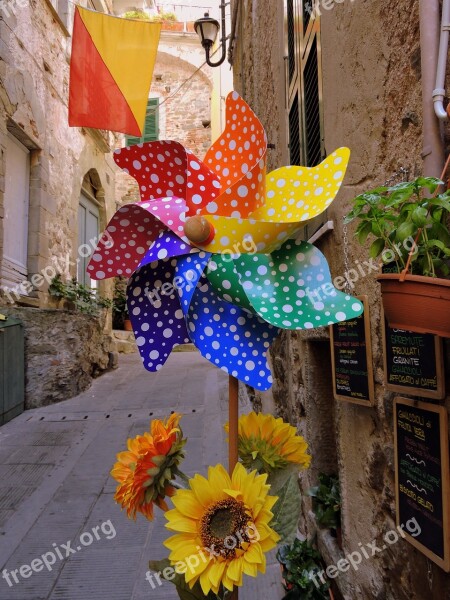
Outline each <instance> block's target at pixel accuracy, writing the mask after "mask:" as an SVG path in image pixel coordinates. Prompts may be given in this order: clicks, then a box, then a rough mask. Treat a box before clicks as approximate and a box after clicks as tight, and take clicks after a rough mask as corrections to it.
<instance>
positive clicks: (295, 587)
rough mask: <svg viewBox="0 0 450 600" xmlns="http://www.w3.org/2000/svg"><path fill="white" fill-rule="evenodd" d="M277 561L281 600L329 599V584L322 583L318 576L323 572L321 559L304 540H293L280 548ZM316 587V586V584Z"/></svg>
mask: <svg viewBox="0 0 450 600" xmlns="http://www.w3.org/2000/svg"><path fill="white" fill-rule="evenodd" d="M277 559H278V561H279V562H280V563H281V565H282V567H283V577H284V580H285V582H286V583H285V586H284V587H285V590H286V591H287V594H286V595H285V596H284V598H283V600H325V599H327V598H329V593H328V588H329V587H330V584H329V582H327V583H325V584H324V583H322V582H321V580H320V578H319V577H318V574H319V573H320V572H322V571H323V567H322V557H321V555H320V553H319V552H318V551H317V550H316V549H315V548H314V547H313V546H311V544H310V543H309V542H308V541H307V540H305V541H300V540H298V539H296V540H294V542H293V543H292V544H291V545H284V546H281V547H280V548H279V550H278V552H277ZM315 582H316V583H317V585H316V583H315Z"/></svg>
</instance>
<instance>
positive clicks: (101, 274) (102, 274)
mask: <svg viewBox="0 0 450 600" xmlns="http://www.w3.org/2000/svg"><path fill="white" fill-rule="evenodd" d="M95 276H96V277H97V279H104V278H105V273H104V271H97V273H96V274H95Z"/></svg>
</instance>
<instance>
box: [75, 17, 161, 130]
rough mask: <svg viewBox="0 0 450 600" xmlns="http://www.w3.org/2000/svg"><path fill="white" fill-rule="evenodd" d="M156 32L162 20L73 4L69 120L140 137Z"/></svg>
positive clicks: (155, 50) (156, 41) (155, 49)
mask: <svg viewBox="0 0 450 600" xmlns="http://www.w3.org/2000/svg"><path fill="white" fill-rule="evenodd" d="M160 32H161V24H160V23H150V22H148V21H133V20H130V19H120V18H118V17H112V16H109V15H105V14H103V13H98V12H94V11H91V10H88V9H85V8H81V7H79V6H77V7H76V11H75V21H74V27H73V40H72V57H71V61H70V91H69V125H71V126H72V127H92V128H95V129H109V130H110V131H118V132H121V133H127V134H129V135H133V136H136V137H141V136H142V132H143V129H144V122H145V112H146V108H147V99H148V94H149V91H150V83H151V80H152V75H153V68H154V66H155V61H156V53H157V50H158V42H159V35H160Z"/></svg>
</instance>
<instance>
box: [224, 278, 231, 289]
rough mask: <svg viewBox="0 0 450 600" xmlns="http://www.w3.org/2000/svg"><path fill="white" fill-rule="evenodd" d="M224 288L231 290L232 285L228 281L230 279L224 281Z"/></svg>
mask: <svg viewBox="0 0 450 600" xmlns="http://www.w3.org/2000/svg"><path fill="white" fill-rule="evenodd" d="M222 287H223V288H224V289H226V290H229V289H230V288H231V283H230V282H229V281H228V279H224V281H222Z"/></svg>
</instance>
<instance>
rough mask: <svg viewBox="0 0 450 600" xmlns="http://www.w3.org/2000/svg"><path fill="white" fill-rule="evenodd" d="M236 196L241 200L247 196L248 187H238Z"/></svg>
mask: <svg viewBox="0 0 450 600" xmlns="http://www.w3.org/2000/svg"><path fill="white" fill-rule="evenodd" d="M237 192H238V196H240V197H241V198H245V197H246V196H247V195H248V187H247V186H245V185H240V186H239V187H238V191H237Z"/></svg>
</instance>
